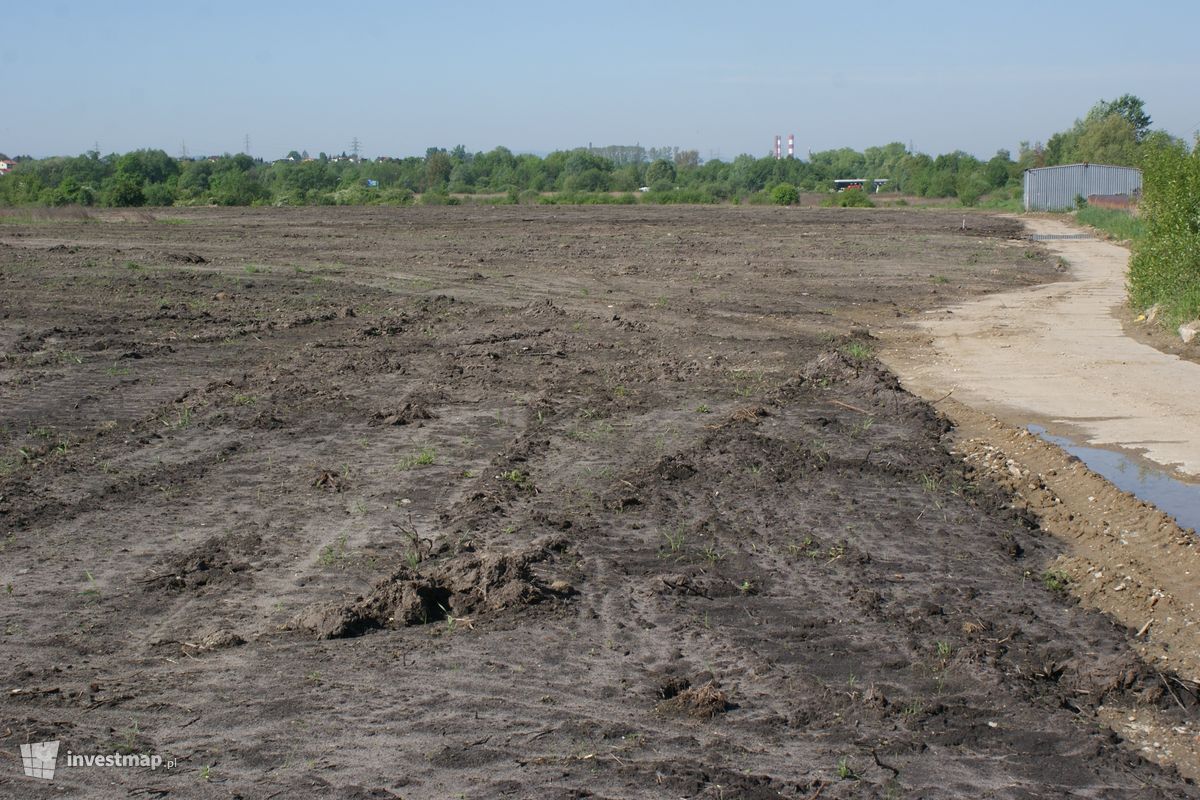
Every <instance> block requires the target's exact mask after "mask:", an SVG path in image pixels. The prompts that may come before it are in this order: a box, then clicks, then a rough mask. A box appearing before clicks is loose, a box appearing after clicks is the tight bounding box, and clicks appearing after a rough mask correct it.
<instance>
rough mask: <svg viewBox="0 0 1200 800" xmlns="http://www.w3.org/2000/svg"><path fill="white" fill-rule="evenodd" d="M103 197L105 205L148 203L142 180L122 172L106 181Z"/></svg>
mask: <svg viewBox="0 0 1200 800" xmlns="http://www.w3.org/2000/svg"><path fill="white" fill-rule="evenodd" d="M103 199H104V205H106V206H116V207H125V206H141V205H145V203H146V196H145V194H143V193H142V181H140V180H139V179H138V178H137V177H136V176H134V175H131V174H128V173H121V172H118V173H117V174H116V175H115V176H113V177H112V178H110V179H109V180H108V181H106V182H105V186H104V191H103Z"/></svg>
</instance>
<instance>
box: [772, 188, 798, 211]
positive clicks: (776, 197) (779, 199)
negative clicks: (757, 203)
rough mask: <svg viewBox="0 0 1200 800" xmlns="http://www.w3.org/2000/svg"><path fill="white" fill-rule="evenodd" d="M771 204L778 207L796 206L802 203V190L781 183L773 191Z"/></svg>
mask: <svg viewBox="0 0 1200 800" xmlns="http://www.w3.org/2000/svg"><path fill="white" fill-rule="evenodd" d="M771 202H772V203H774V204H775V205H777V206H794V205H796V203H799V202H800V190H798V189H797V188H796V187H795V186H793V185H792V184H790V183H781V184H779V185H778V186H776V187H775V188H774V189H772V190H771Z"/></svg>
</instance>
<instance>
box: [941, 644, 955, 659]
mask: <svg viewBox="0 0 1200 800" xmlns="http://www.w3.org/2000/svg"><path fill="white" fill-rule="evenodd" d="M953 652H954V648H952V647H951V646H950V643H949V642H941V641H940V642H938V643H937V654H938V658H940V659H942V660H943V661H945V660H946V659H948V658H950V654H951V653H953Z"/></svg>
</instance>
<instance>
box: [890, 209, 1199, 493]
mask: <svg viewBox="0 0 1200 800" xmlns="http://www.w3.org/2000/svg"><path fill="white" fill-rule="evenodd" d="M1025 224H1026V226H1027V227H1028V228H1029V230H1030V231H1031V232H1032V233H1034V234H1072V233H1078V232H1079V231H1078V229H1076V228H1072V227H1071V226H1069V225H1066V224H1064V223H1062V222H1059V221H1057V220H1047V219H1031V220H1026V221H1025ZM1046 246H1047V247H1048V248H1049V249H1050V251H1051V252H1054V253H1056V254H1058V255H1060V256H1061V257H1062V258H1063V259H1064V260H1066V262H1067V263H1068V265H1069V266H1070V275H1071V278H1072V279H1071V280H1067V281H1063V282H1061V283H1055V284H1050V285H1045V286H1038V287H1035V288H1031V289H1020V290H1016V291H1011V292H1003V293H1000V294H994V295H990V296H988V297H984V298H982V299H980V300H974V301H971V302H968V303H965V304H963V305H960V306H957V307H955V308H953V309H952V310H951V311H950V312H947V313H941V314H937V315H936V316H933V315H931V318H930V319H928V320H922V321H921V322H919V323H918V328H919V329H920V331H921V332H922V333H923V334H926V335H928V336H930V337H932V342H931V347H929V348H903V350H902V351H901V352H898V353H894V354H893V355H892V357H891V358H889V362H891V363H890V366H891V367H892V369H893V370H895V371H896V372H898V374H900V375H901V376H902V379H903V380H904V382H905V384H906V385H907V386H908V387H909V388H910V389H912V390H914V391H916V392H917V393H919V394H922V395H924V396H925V397H938V396H941V395H944V394H946V393H947V392H950V391H951V390H953V394H954V397H955V398H956V399H957V400H959V401H961V402H963V403H966V404H967V405H970V406H972V407H975V408H978V409H980V410H983V411H987V412H988V413H992V414H995V415H996V416H998V417H1000V418H1002V419H1006V420H1007V421H1009V422H1012V423H1014V424H1016V423H1021V422H1028V421H1033V420H1046V421H1050V422H1053V423H1058V424H1060V425H1068V426H1070V428H1072V429H1073V431H1074V432H1075V434H1076V436H1078V435H1080V434H1082V436H1083V437H1085V438H1086V439H1087V440H1088V441H1089V443H1091V444H1095V445H1099V446H1110V447H1111V446H1116V447H1121V448H1126V449H1130V450H1134V451H1139V452H1141V453H1142V454H1143V455H1144V456H1145V457H1146V458H1148V459H1150V460H1152V461H1155V462H1158V463H1160V464H1164V465H1169V466H1173V467H1175V468H1177V469H1178V470H1180V471H1181V472H1184V473H1188V474H1190V475H1193V476H1195V475H1200V405H1198V404H1197V398H1200V365H1197V364H1194V363H1191V362H1187V361H1183V360H1181V359H1179V358H1178V357H1176V356H1173V355H1167V354H1164V353H1161V352H1159V351H1158V350H1155V349H1153V348H1151V347H1148V346H1147V345H1144V344H1140V343H1138V342H1136V341H1134V340H1133V339H1131V338H1129V337H1128V336H1126V335H1125V334H1124V332H1123V331H1122V329H1121V323H1120V321H1119V320H1118V318H1117V316H1116V315H1115V314H1114V313H1113V310H1114V307H1116V306H1119V305H1120V304H1122V303H1124V302H1125V268H1126V264H1127V262H1128V258H1129V252H1128V251H1127V250H1126V249H1124V248H1122V247H1118V246H1117V245H1114V244H1110V243H1108V242H1103V241H1094V240H1087V241H1080V240H1059V241H1048V242H1046Z"/></svg>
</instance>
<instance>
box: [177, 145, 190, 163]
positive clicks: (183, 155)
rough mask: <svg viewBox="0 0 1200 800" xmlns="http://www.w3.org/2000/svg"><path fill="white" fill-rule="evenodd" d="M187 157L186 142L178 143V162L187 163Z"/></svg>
mask: <svg viewBox="0 0 1200 800" xmlns="http://www.w3.org/2000/svg"><path fill="white" fill-rule="evenodd" d="M187 157H188V151H187V142H186V141H183V142H180V143H179V160H180V161H187Z"/></svg>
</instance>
